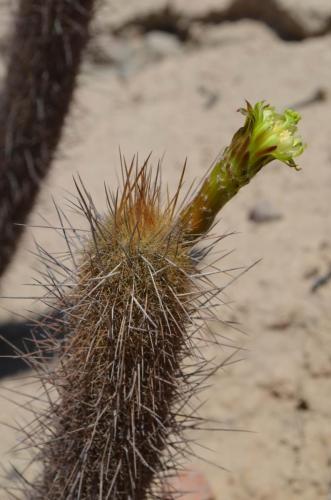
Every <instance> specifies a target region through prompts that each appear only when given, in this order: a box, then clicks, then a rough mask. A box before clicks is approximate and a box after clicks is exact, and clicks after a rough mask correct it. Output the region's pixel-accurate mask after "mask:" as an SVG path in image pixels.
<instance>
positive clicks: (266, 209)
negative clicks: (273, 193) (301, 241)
mask: <svg viewBox="0 0 331 500" xmlns="http://www.w3.org/2000/svg"><path fill="white" fill-rule="evenodd" d="M282 218H283V216H282V214H281V213H280V212H278V211H277V210H276V209H275V208H274V207H273V206H272V205H271V203H270V202H269V201H268V200H261V201H259V202H257V203H256V204H255V206H254V207H253V208H251V209H250V211H249V213H248V219H249V220H250V221H252V222H256V223H262V222H273V221H276V220H279V219H282Z"/></svg>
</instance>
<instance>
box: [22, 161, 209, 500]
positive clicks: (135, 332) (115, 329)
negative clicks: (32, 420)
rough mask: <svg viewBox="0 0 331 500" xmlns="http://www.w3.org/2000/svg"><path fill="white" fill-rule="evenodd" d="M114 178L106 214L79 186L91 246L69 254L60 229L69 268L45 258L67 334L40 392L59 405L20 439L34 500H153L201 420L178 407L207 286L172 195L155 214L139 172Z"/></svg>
mask: <svg viewBox="0 0 331 500" xmlns="http://www.w3.org/2000/svg"><path fill="white" fill-rule="evenodd" d="M124 171H125V172H126V173H125V176H126V178H125V183H124V188H123V191H122V194H121V196H120V197H117V196H115V197H111V195H110V194H109V193H108V192H107V199H108V208H109V211H108V213H107V214H106V215H104V216H101V215H100V214H98V213H97V211H96V209H95V207H94V205H93V203H92V201H91V198H90V197H89V195H88V194H87V193H86V192H85V191H84V189H83V187H82V186H78V190H79V198H78V200H79V206H80V209H81V210H82V212H83V214H84V216H85V217H87V219H88V221H89V226H90V232H91V237H90V238H89V240H88V241H87V242H85V243H84V244H83V246H82V248H81V250H80V251H79V252H78V254H77V253H76V254H75V255H74V250H73V248H74V243H73V241H71V243H70V239H71V238H70V235H69V233H72V231H71V229H70V228H68V230H64V231H65V232H66V233H68V235H66V241H67V242H68V245H69V249H68V255H69V256H71V259H72V262H71V265H70V268H69V267H67V266H68V264H67V263H65V264H64V262H57V263H55V261H54V260H52V261H49V260H48V259H47V258H46V257H44V259H45V263H46V267H47V272H48V276H49V284H48V286H47V288H48V290H49V291H52V294H53V296H54V300H52V301H51V305H52V307H57V308H58V309H59V310H60V311H61V312H62V314H64V318H63V317H62V318H61V320H60V322H59V324H54V325H53V326H54V329H55V330H56V329H57V328H62V327H63V321H65V325H66V329H67V331H69V332H70V335H69V336H68V337H67V339H66V342H65V343H64V345H60V344H57V343H56V342H55V341H54V337H52V339H49V343H53V348H54V349H56V350H57V351H58V352H60V359H59V363H58V366H57V368H56V369H55V371H54V372H52V373H51V374H49V373H48V372H47V376H46V380H45V383H46V384H47V385H48V387H49V391H50V392H52V388H53V389H56V392H57V398H55V400H54V401H53V402H52V404H51V406H50V408H49V412H48V413H47V414H46V416H45V417H44V418H43V419H41V420H40V422H41V426H40V427H38V431H37V435H36V436H29V439H30V440H32V442H33V444H36V445H37V447H38V448H39V449H40V453H39V456H38V460H40V461H41V463H42V473H41V475H40V476H38V479H37V481H36V482H35V484H34V486H33V490H32V491H31V492H28V493H27V497H28V498H31V499H32V498H33V499H34V500H35V499H40V500H41V499H43V500H44V499H45V498H47V499H48V500H55V499H56V500H58V499H78V498H79V499H80V500H92V499H95V498H100V499H119V500H120V499H121V500H122V499H123V500H124V499H134V500H142V499H145V498H149V496H151V497H152V498H158V497H159V496H160V497H161V489H160V488H161V482H162V481H161V480H162V477H164V476H165V475H167V473H168V472H169V471H170V472H172V473H173V471H174V469H175V465H176V464H178V456H179V455H180V454H184V455H185V453H187V454H189V444H188V443H186V444H185V439H184V435H183V431H184V429H185V428H186V427H189V426H194V425H196V424H197V422H199V418H198V417H197V415H195V416H192V418H190V417H189V416H188V415H186V417H185V410H184V408H185V403H186V402H187V401H188V399H190V396H191V395H192V393H194V392H196V391H197V387H198V386H199V383H201V382H202V381H203V380H205V377H206V376H207V374H208V372H209V370H210V368H208V363H207V362H206V360H204V359H202V358H201V357H200V355H198V353H197V352H196V353H195V349H196V348H197V345H198V342H197V340H196V339H195V340H194V335H195V334H196V332H197V331H199V336H201V331H200V330H201V326H202V323H203V322H204V320H203V319H202V314H203V317H204V318H205V317H207V316H208V311H209V302H211V305H213V306H214V305H215V296H216V294H215V290H216V288H215V286H211V284H210V283H209V278H208V274H209V273H208V271H209V270H206V269H205V270H204V271H199V264H200V257H201V254H198V253H197V252H195V251H194V250H193V248H194V245H193V243H192V242H190V243H188V242H187V241H186V239H185V235H184V233H183V232H182V231H181V230H179V229H178V227H177V224H176V213H177V211H176V202H177V195H178V193H177V195H176V196H175V197H174V198H173V199H172V200H169V203H168V204H167V206H165V207H162V204H161V201H160V185H159V181H158V178H157V176H156V177H154V176H152V175H151V170H149V168H148V166H147V163H146V164H145V165H144V166H143V167H142V168H141V169H140V170H137V168H133V165H131V167H130V168H129V169H124ZM79 239H80V237H79ZM77 242H78V241H77V240H76V241H75V244H76V243H77ZM205 246H208V245H207V244H206V245H205ZM211 246H212V245H211ZM209 250H210V248H209ZM206 251H208V249H206ZM199 255H200V256H199ZM54 265H55V266H56V267H57V268H58V269H57V270H58V271H59V274H60V275H61V280H60V281H57V280H56V272H53V271H51V268H52V267H54ZM64 271H66V272H67V278H66V279H64V280H63V272H64ZM213 271H214V272H215V268H214V269H213ZM73 280H74V281H75V283H73ZM210 288H211V290H210ZM202 305H203V307H202ZM200 308H201V310H200ZM209 313H210V315H214V312H213V310H212V308H211V310H210V311H209ZM194 342H195V347H194ZM194 357H195V359H194ZM192 360H194V361H193V363H192ZM189 366H191V368H189ZM41 435H43V438H41ZM34 439H36V442H34ZM40 441H43V442H44V444H43V445H42V446H41V447H40V446H39V445H38V443H39V442H40ZM183 445H185V446H183Z"/></svg>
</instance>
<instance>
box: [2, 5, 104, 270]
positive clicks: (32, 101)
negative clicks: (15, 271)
mask: <svg viewBox="0 0 331 500" xmlns="http://www.w3.org/2000/svg"><path fill="white" fill-rule="evenodd" d="M94 4H95V1H94V0H70V1H68V0H21V1H20V4H19V7H18V12H17V14H16V25H15V29H14V33H13V36H12V40H11V44H10V47H11V52H10V56H9V66H8V73H7V77H6V80H5V83H4V88H3V91H2V101H1V108H0V235H1V245H0V275H1V274H2V273H3V272H4V271H5V269H6V267H7V265H8V264H9V262H10V259H11V257H12V255H13V253H14V251H15V248H16V246H17V244H18V241H19V239H20V236H21V234H22V232H23V226H22V225H20V224H24V223H25V222H26V219H27V217H28V215H29V213H30V211H31V209H32V207H33V205H34V202H35V199H36V196H37V194H38V191H39V189H40V186H41V182H42V180H43V178H44V177H45V176H46V174H47V172H48V171H49V168H50V166H51V163H52V160H53V158H54V154H55V151H56V148H57V146H58V144H59V141H60V139H61V135H62V130H63V125H64V122H65V117H66V115H67V114H68V111H69V107H70V103H71V102H72V97H73V92H74V89H75V86H76V81H77V75H78V71H79V68H80V62H81V59H82V53H83V49H84V47H85V45H86V43H87V40H88V37H89V36H88V34H89V23H90V20H91V18H92V15H93V10H94V9H93V7H94Z"/></svg>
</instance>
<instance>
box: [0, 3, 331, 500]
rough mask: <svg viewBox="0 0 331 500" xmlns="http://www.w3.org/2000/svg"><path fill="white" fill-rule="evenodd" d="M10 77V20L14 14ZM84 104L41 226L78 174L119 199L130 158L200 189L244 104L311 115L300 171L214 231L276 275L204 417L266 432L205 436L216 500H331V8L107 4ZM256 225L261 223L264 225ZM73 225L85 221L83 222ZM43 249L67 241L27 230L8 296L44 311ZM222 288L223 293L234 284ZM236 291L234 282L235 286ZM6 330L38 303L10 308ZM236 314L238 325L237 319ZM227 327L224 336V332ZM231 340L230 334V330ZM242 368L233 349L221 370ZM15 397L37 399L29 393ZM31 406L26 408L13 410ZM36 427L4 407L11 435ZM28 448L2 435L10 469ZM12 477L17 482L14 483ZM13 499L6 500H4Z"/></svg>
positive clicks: (240, 286) (251, 190) (232, 308)
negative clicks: (35, 280)
mask: <svg viewBox="0 0 331 500" xmlns="http://www.w3.org/2000/svg"><path fill="white" fill-rule="evenodd" d="M0 12H1V17H0V30H1V33H2V37H1V41H0V51H1V57H2V59H1V62H0V75H2V74H3V71H4V70H3V67H4V64H5V56H6V41H5V32H6V31H7V29H8V26H9V19H10V15H8V16H7V14H9V12H10V9H9V7H8V5H6V4H5V3H4V2H3V5H1V10H0ZM93 33H94V37H93V39H92V41H91V44H90V47H89V49H88V52H87V54H86V61H85V63H84V68H83V72H82V75H81V77H80V85H79V89H78V92H77V95H76V102H75V106H74V108H73V112H72V115H71V117H70V119H69V120H68V124H67V129H66V134H65V138H64V141H63V143H62V145H61V149H60V151H59V153H58V157H57V160H56V162H55V164H54V167H53V170H52V172H51V174H50V175H49V177H48V178H47V180H46V182H45V185H44V189H43V191H42V193H41V195H40V197H39V201H38V205H37V206H36V209H35V211H34V213H33V215H32V217H31V219H30V223H31V224H32V225H33V224H40V221H41V218H40V217H41V215H42V216H43V217H46V218H47V219H48V220H49V221H50V222H51V223H53V224H56V214H55V210H54V207H53V204H52V199H51V197H52V196H54V198H55V199H56V201H57V202H58V203H59V204H60V205H61V206H64V205H65V204H66V201H65V199H66V197H67V194H68V191H71V192H72V191H73V182H72V176H73V175H74V174H77V173H79V174H80V175H81V177H82V179H83V180H84V182H85V183H86V185H87V186H88V188H89V190H90V192H91V193H92V195H94V196H95V198H96V200H97V204H98V206H99V207H100V209H102V208H103V207H104V206H105V200H104V197H103V181H104V180H105V181H106V182H107V183H108V184H109V185H110V186H113V187H114V188H116V187H117V184H118V173H119V156H118V148H119V147H120V148H121V150H122V151H123V153H124V154H125V155H126V156H127V157H128V158H130V157H131V156H132V155H133V154H135V153H137V152H138V153H139V157H140V158H141V159H143V158H145V156H146V155H147V154H148V153H149V152H150V151H152V161H153V162H154V163H155V164H156V162H157V160H158V158H159V157H161V156H164V160H163V170H162V172H163V180H164V183H165V184H166V183H168V184H169V185H170V188H174V187H175V185H176V180H177V179H178V176H179V173H180V169H181V166H182V164H183V162H184V160H185V158H186V157H187V158H188V171H187V181H186V182H187V185H189V184H190V182H191V181H192V180H193V179H195V178H200V177H201V175H203V173H204V172H205V170H206V168H208V166H209V165H210V164H211V162H212V161H213V159H214V158H215V157H216V155H217V154H218V152H219V151H220V150H221V149H222V148H223V147H224V146H225V145H227V144H228V142H229V140H230V138H231V136H232V133H233V132H234V131H235V130H236V128H237V127H238V126H239V125H240V124H241V121H242V117H241V116H240V115H239V114H238V113H236V109H238V108H239V107H240V106H241V105H243V103H244V100H245V99H248V100H249V101H252V102H255V101H257V100H261V99H265V100H267V101H268V102H271V103H273V104H274V105H275V106H276V107H278V108H284V107H286V106H297V109H298V110H299V111H300V112H301V114H302V125H301V127H300V128H301V132H302V135H303V136H304V138H305V141H306V142H307V143H308V147H307V150H306V152H305V153H304V155H303V157H302V159H301V160H300V166H301V167H302V170H301V171H300V172H295V171H294V170H292V169H289V168H287V167H285V166H282V165H280V164H277V163H274V164H273V165H271V166H270V167H268V168H266V169H265V171H264V172H263V173H261V174H260V175H258V176H257V178H256V179H255V180H254V182H252V184H251V185H249V186H248V187H246V188H244V189H243V190H242V191H241V192H240V194H239V195H238V196H237V197H236V199H235V200H233V201H232V202H231V203H229V204H228V205H227V206H226V207H225V209H224V210H223V212H222V216H221V221H220V222H219V224H218V226H217V228H216V231H217V232H219V233H222V232H227V231H236V232H237V234H236V235H234V236H232V237H231V238H228V239H227V240H226V241H225V242H223V243H221V244H220V249H222V250H223V249H234V250H235V251H234V252H233V253H232V254H231V255H230V256H228V257H227V259H226V263H225V264H224V266H225V268H234V267H236V266H249V265H251V264H253V263H254V262H255V261H257V260H258V259H261V258H262V260H261V261H260V262H259V263H258V264H257V265H256V266H255V267H254V268H253V269H251V270H250V271H249V272H248V273H246V274H245V275H243V276H242V277H241V278H240V279H239V280H238V281H236V282H235V283H233V285H232V286H231V288H229V289H228V290H227V294H228V296H229V297H230V298H231V299H232V303H231V304H230V305H228V306H227V307H224V311H223V310H221V311H220V316H221V317H222V318H223V317H224V318H226V319H231V320H233V321H238V322H240V324H241V325H242V328H243V329H244V331H245V332H246V333H247V335H242V334H240V333H237V332H234V331H233V332H231V331H229V332H226V334H227V335H229V336H231V337H232V338H233V339H234V342H236V344H237V345H241V346H243V347H245V348H246V349H247V351H245V354H244V357H245V360H244V361H242V362H240V363H236V364H234V365H233V366H232V367H229V368H227V369H226V370H224V371H220V372H219V373H218V374H217V375H215V376H214V378H213V380H212V382H211V387H210V389H208V392H207V393H206V394H205V399H206V404H205V406H204V407H203V409H202V413H203V414H204V415H205V416H206V417H211V418H216V419H219V420H221V421H222V422H224V426H225V427H229V428H233V429H246V430H249V431H252V432H247V433H236V432H215V431H214V432H213V431H208V432H207V431H206V432H201V434H200V435H199V439H198V442H199V443H200V444H202V445H203V446H206V447H210V448H212V450H213V451H208V450H202V451H201V450H199V449H198V448H197V450H198V452H199V453H200V452H201V454H202V455H203V457H205V458H206V459H207V460H210V461H212V462H215V463H217V464H218V465H220V466H222V467H225V468H227V469H228V470H229V472H224V471H221V470H219V469H217V467H215V466H213V465H209V464H208V463H205V462H203V461H201V462H199V461H198V460H194V463H195V464H197V465H198V467H199V468H200V469H201V470H203V471H204V472H205V473H206V475H207V477H208V479H209V481H210V483H211V485H212V487H213V489H214V491H215V498H216V499H217V500H247V499H251V498H254V500H287V499H288V500H299V499H300V500H320V499H321V500H322V499H325V500H329V499H330V498H331V489H330V483H331V397H330V394H331V332H330V325H331V307H330V304H331V282H329V283H328V284H326V285H325V286H323V287H320V288H319V289H318V290H317V291H316V293H312V291H311V288H312V286H313V285H314V283H316V279H318V278H319V277H320V276H323V275H324V274H326V273H327V272H328V271H329V270H330V268H331V217H330V204H331V203H330V195H331V142H330V136H331V119H330V118H331V4H330V2H329V0H318V1H317V0H273V1H272V0H260V1H258V0H255V1H253V0H243V1H235V0H233V1H231V0H229V1H225V0H223V1H222V0H219V1H216V0H205V1H201V0H200V1H198V0H190V1H188V0H187V1H185V0H174V1H172V2H166V1H163V0H153V1H152V0H137V1H135V2H134V1H132V0H131V1H127V2H125V3H124V2H122V1H121V0H109V1H108V2H104V5H101V8H100V11H99V12H98V15H97V16H96V20H95V22H94V25H93ZM252 211H253V212H254V214H255V218H256V213H257V214H258V218H260V219H261V218H262V219H263V222H256V221H252V220H250V214H251V213H252ZM73 218H74V216H73ZM33 238H36V239H37V240H38V242H40V243H41V244H42V245H44V246H46V247H47V250H48V251H50V252H55V251H59V250H61V248H63V242H62V241H61V239H60V238H59V237H58V236H57V235H56V233H55V232H54V231H49V230H40V229H36V228H34V229H32V228H31V229H28V230H27V232H26V235H25V237H24V239H23V240H22V243H21V245H20V250H19V252H18V253H17V255H16V257H15V259H14V261H13V263H12V266H11V267H10V269H9V270H8V272H7V274H6V276H5V278H4V279H3V280H2V282H1V294H2V295H6V296H14V297H21V296H31V295H33V296H36V295H38V293H39V291H38V290H36V287H32V286H30V285H26V283H31V279H32V277H33V276H35V275H36V270H37V269H38V266H39V264H38V262H37V260H36V258H35V257H34V256H33V255H32V254H31V250H33V249H34V243H33ZM222 279H223V278H222V277H221V278H220V282H221V281H222ZM224 279H225V278H224ZM1 306H2V307H3V308H8V309H9V310H10V311H12V312H6V311H5V310H3V311H1V313H0V314H1V319H2V320H4V319H8V318H9V317H10V318H15V314H17V313H20V312H22V311H23V310H24V309H26V310H32V311H37V310H38V308H40V305H39V304H38V302H37V301H36V300H23V299H19V298H17V299H15V300H5V299H1ZM223 315H224V316H223ZM215 328H216V327H215ZM217 328H218V327H217ZM227 354H228V353H227V352H226V350H224V349H223V350H221V349H220V350H219V353H217V358H219V360H221V359H222V358H224V357H225V356H226V355H227ZM1 386H2V391H1V393H2V394H5V392H4V391H5V389H4V387H16V388H17V387H18V388H20V389H21V390H23V388H24V390H30V391H32V392H33V391H37V389H36V388H33V387H30V388H29V386H28V385H27V384H26V383H25V382H24V381H22V380H21V378H14V379H7V380H4V381H3V382H2V383H1ZM11 397H12V398H14V399H16V401H19V402H20V401H22V402H23V401H24V399H23V398H21V397H20V396H19V395H17V396H11ZM16 417H18V418H20V419H22V418H25V417H26V418H28V415H24V409H23V408H22V409H18V408H15V406H14V405H12V404H11V403H9V402H6V401H5V400H2V401H1V403H0V420H1V421H3V422H12V421H13V419H14V418H16ZM18 439H19V436H17V433H15V432H14V431H11V430H10V429H7V428H5V427H4V426H2V430H1V439H0V457H1V462H2V463H3V464H5V465H8V462H9V461H12V462H13V463H15V464H19V463H20V462H19V459H18V458H17V457H16V456H14V455H13V454H12V453H11V452H10V453H9V454H8V453H6V450H8V449H9V448H10V447H11V446H13V445H14V444H15V442H17V440H18ZM8 479H10V477H7V480H8ZM1 498H5V497H2V496H1Z"/></svg>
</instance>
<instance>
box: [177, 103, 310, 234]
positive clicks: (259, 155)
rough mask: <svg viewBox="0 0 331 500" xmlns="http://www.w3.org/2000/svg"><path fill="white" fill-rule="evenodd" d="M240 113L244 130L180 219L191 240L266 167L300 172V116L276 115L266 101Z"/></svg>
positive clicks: (207, 227)
mask: <svg viewBox="0 0 331 500" xmlns="http://www.w3.org/2000/svg"><path fill="white" fill-rule="evenodd" d="M239 111H240V112H241V113H242V114H244V115H245V116H246V121H245V123H244V125H243V127H241V128H240V129H239V130H238V131H237V132H236V133H235V135H234V136H233V139H232V142H231V144H230V146H228V147H227V148H226V149H225V150H224V153H223V155H222V157H221V158H220V160H219V161H218V162H217V163H216V164H215V166H214V168H213V170H212V171H211V173H210V175H209V176H208V177H207V179H206V180H205V181H204V183H203V185H202V187H201V189H200V191H199V192H198V194H197V195H196V196H195V198H194V199H193V200H192V201H191V202H190V203H189V205H188V206H187V207H186V208H185V209H184V210H183V211H182V212H181V214H180V216H179V222H180V224H181V225H182V227H183V230H184V231H185V233H186V235H187V237H188V238H191V237H196V236H199V235H201V234H204V233H206V232H207V231H208V229H209V228H210V226H211V225H212V223H213V221H214V219H215V217H216V215H217V213H218V212H219V211H220V209H221V208H222V207H223V206H224V205H225V203H226V202H227V201H229V200H230V199H231V198H232V197H233V196H234V195H235V194H236V193H237V192H238V191H239V189H240V188H241V187H242V186H244V185H245V184H247V183H248V182H249V181H250V180H251V179H252V178H253V177H254V175H255V174H257V172H259V170H261V168H262V167H263V166H264V165H266V164H267V163H270V162H271V161H272V160H275V159H277V160H280V161H281V162H283V163H285V164H286V165H289V166H290V167H294V168H295V169H298V167H297V164H296V163H295V160H294V158H296V157H297V156H299V155H300V154H301V153H302V152H303V150H304V144H303V142H302V139H301V138H300V137H299V136H298V135H297V128H298V127H297V124H298V122H299V120H300V115H299V113H297V112H296V111H294V110H292V109H287V110H285V112H284V113H282V114H281V113H277V112H276V111H275V108H273V107H272V106H269V105H268V104H266V103H265V102H264V101H261V102H258V103H256V104H255V106H251V104H249V103H248V102H247V106H246V108H245V109H243V108H242V109H240V110H239Z"/></svg>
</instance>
